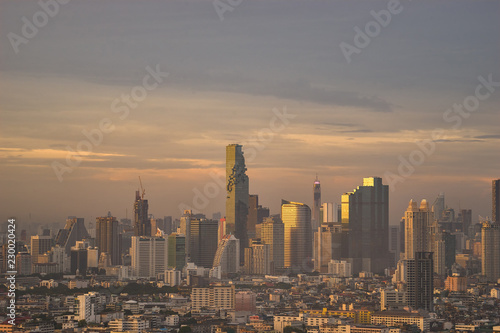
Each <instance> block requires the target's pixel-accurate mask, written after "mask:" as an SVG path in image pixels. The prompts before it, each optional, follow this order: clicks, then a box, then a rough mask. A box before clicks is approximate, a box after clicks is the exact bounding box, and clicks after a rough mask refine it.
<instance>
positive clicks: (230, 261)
mask: <svg viewBox="0 0 500 333" xmlns="http://www.w3.org/2000/svg"><path fill="white" fill-rule="evenodd" d="M212 267H213V269H214V270H217V274H216V275H217V277H218V278H221V277H227V276H228V274H235V273H238V271H239V269H240V240H239V239H237V238H236V237H234V235H225V236H224V237H223V238H222V240H221V241H220V242H219V246H218V247H217V251H216V252H215V257H214V262H213V264H212Z"/></svg>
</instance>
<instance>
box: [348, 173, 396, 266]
mask: <svg viewBox="0 0 500 333" xmlns="http://www.w3.org/2000/svg"><path fill="white" fill-rule="evenodd" d="M341 222H342V234H343V235H342V258H345V259H346V260H348V261H349V262H351V263H352V269H353V273H354V274H357V273H359V272H361V271H367V272H373V273H378V274H382V273H384V270H385V268H387V267H388V266H389V249H388V246H389V241H388V237H389V186H388V185H383V184H382V178H379V177H370V178H363V185H362V186H358V188H357V189H355V190H354V191H353V192H349V193H345V194H343V195H342V221H341Z"/></svg>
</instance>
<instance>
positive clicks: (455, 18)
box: [0, 0, 500, 226]
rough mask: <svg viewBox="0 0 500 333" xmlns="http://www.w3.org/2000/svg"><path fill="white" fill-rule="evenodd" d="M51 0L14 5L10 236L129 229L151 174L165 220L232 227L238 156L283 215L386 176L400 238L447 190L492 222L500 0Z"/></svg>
mask: <svg viewBox="0 0 500 333" xmlns="http://www.w3.org/2000/svg"><path fill="white" fill-rule="evenodd" d="M45 1H46V2H47V3H51V4H52V7H47V8H49V9H48V10H47V9H46V11H49V14H50V15H48V14H44V13H45V12H44V9H43V8H42V6H41V5H40V4H39V2H37V1H31V0H28V1H3V0H2V1H0V36H1V39H0V189H1V191H0V215H1V216H0V219H1V220H2V221H4V220H6V219H7V218H9V217H15V218H16V219H17V221H18V223H20V224H21V225H23V226H26V225H28V226H29V225H31V224H33V225H34V224H35V223H43V224H47V225H56V224H61V225H62V223H64V221H65V219H66V217H67V216H79V217H84V218H85V220H86V223H90V222H92V221H95V217H98V216H104V215H106V214H107V212H108V211H110V212H111V213H112V214H113V215H114V216H117V217H118V218H124V217H125V216H128V217H129V218H130V217H132V216H133V202H134V199H135V191H136V190H137V189H138V187H139V178H138V177H139V176H140V177H141V179H142V184H143V186H144V189H145V198H146V199H148V200H149V207H150V213H151V214H153V215H154V216H155V217H157V218H158V217H163V216H166V215H171V216H174V218H176V217H179V216H180V215H181V210H182V209H185V208H186V209H187V208H192V209H194V210H195V211H197V212H203V213H206V214H207V216H209V217H210V216H211V214H212V213H213V212H218V211H220V212H222V214H223V215H224V213H223V212H224V207H225V206H224V203H225V188H224V172H225V171H224V167H225V146H226V145H228V144H231V143H240V144H243V145H244V151H245V154H246V159H247V168H248V171H247V174H248V175H249V177H250V192H251V193H255V194H258V195H259V198H260V203H261V204H262V205H263V206H267V207H270V208H271V213H273V214H277V213H279V210H280V202H281V199H287V200H291V201H299V202H304V203H306V204H309V205H311V204H312V201H313V192H312V186H313V182H314V180H315V177H316V174H317V175H318V177H319V179H320V181H321V186H322V200H323V201H324V202H326V201H328V202H340V196H341V194H342V193H345V192H349V191H352V190H353V189H355V188H356V187H357V186H360V185H362V182H363V178H364V177H372V176H379V177H382V178H383V182H384V184H388V185H389V186H390V223H391V224H396V223H398V222H399V220H400V218H401V216H402V215H403V214H404V211H405V210H406V207H407V206H408V202H409V200H410V199H414V200H418V201H420V200H421V199H424V198H425V199H427V200H428V201H431V202H432V201H434V199H435V198H436V197H437V195H438V194H439V193H441V192H444V193H445V195H446V204H447V205H448V206H449V207H452V208H455V209H458V208H469V209H472V211H473V221H474V222H477V221H478V216H479V215H482V216H491V180H492V179H498V178H500V172H499V163H500V154H499V150H500V148H499V147H500V132H499V124H500V123H499V120H500V118H499V102H500V84H499V83H498V82H500V66H499V65H500V43H499V42H500V38H499V37H500V27H499V25H500V2H498V1H472V0H471V1H462V0H455V1H449V0H444V1H430V0H429V1H427V0H423V1H401V3H399V4H397V3H396V2H395V0H391V1H378V0H370V1H358V0H349V1H347V0H345V1H325V0H322V1H319V0H241V1H240V0H238V1H236V0H232V1H229V0H216V1H215V2H214V1H211V0H210V1H209V0H182V1H181V0H170V1H150V0H145V1H131V0H121V1H116V0H115V1H110V0H98V1H97V0H85V1H84V0H72V1H67V0H65V1H63V0H59V1H60V2H59V3H57V4H58V5H57V6H54V1H49V0H45ZM391 6H392V7H391ZM216 7H217V8H216ZM388 8H390V9H391V10H392V12H391V11H388ZM377 13H378V15H377ZM381 13H382V14H381ZM383 13H389V14H390V20H389V19H388V17H387V15H386V16H384V15H383ZM376 16H378V19H379V20H381V21H380V22H382V24H380V23H376V21H375V17H376ZM35 24H36V25H35ZM30 27H31V29H30ZM33 27H34V29H33ZM377 27H378V28H377ZM367 29H368V31H367ZM370 29H372V30H370ZM359 31H361V33H359ZM362 35H364V37H363V36H362ZM346 50H347V51H346ZM353 50H354V51H353ZM346 54H347V56H346ZM480 77H481V78H480ZM481 79H482V80H483V81H481ZM485 80H486V81H492V83H490V84H489V85H488V87H486V86H485V85H484V84H483V83H482V82H485ZM481 84H483V85H482V86H481V87H479V88H478V86H479V85H481ZM478 89H479V93H480V94H481V95H480V96H482V97H481V99H479V98H477V97H475V96H476V95H477V91H478ZM474 102H478V103H477V104H474ZM463 103H469V104H468V106H467V108H468V109H466V110H465V111H463V110H462V113H460V112H458V111H457V110H458V109H455V110H453V109H452V107H453V105H454V104H455V105H458V106H459V105H461V104H463ZM467 110H471V111H467ZM85 133H87V136H86V135H85ZM89 133H90V134H89ZM88 137H90V139H89V138H88ZM92 140H93V141H92Z"/></svg>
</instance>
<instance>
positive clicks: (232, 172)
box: [226, 144, 249, 262]
mask: <svg viewBox="0 0 500 333" xmlns="http://www.w3.org/2000/svg"><path fill="white" fill-rule="evenodd" d="M242 148H243V147H242V146H241V145H238V144H231V145H228V146H227V147H226V189H227V198H226V233H228V234H234V236H235V237H236V238H238V239H239V240H240V262H243V261H244V249H245V247H247V246H248V235H247V217H248V199H249V187H248V186H249V184H248V183H249V180H248V176H247V175H246V171H247V168H246V166H245V157H244V156H243V151H242Z"/></svg>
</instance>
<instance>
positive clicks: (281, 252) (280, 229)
mask: <svg viewBox="0 0 500 333" xmlns="http://www.w3.org/2000/svg"><path fill="white" fill-rule="evenodd" d="M260 240H261V242H262V244H268V245H269V256H270V258H271V271H272V274H276V273H277V272H281V271H282V270H283V267H284V265H285V225H284V224H283V221H281V218H279V217H267V218H265V219H264V222H262V223H261V224H260Z"/></svg>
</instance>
